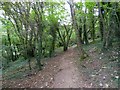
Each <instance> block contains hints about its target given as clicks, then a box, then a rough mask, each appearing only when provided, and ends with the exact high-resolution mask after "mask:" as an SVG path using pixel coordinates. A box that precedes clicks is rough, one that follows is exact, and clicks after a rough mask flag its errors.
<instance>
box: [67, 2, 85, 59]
mask: <svg viewBox="0 0 120 90" xmlns="http://www.w3.org/2000/svg"><path fill="white" fill-rule="evenodd" d="M68 4H69V5H70V10H71V16H72V23H73V27H74V29H75V33H76V39H77V47H78V50H79V54H80V59H84V58H86V56H87V55H86V53H85V51H84V50H83V48H82V44H81V40H80V39H79V37H80V34H79V30H78V28H77V22H76V20H75V10H74V6H73V1H72V2H71V3H70V2H68Z"/></svg>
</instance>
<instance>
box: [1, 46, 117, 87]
mask: <svg viewBox="0 0 120 90" xmlns="http://www.w3.org/2000/svg"><path fill="white" fill-rule="evenodd" d="M88 53H89V57H88V58H86V59H85V60H84V61H80V63H79V62H78V61H79V60H78V59H79V56H78V53H77V48H74V47H71V48H69V50H68V51H66V52H62V53H60V54H58V55H57V56H55V57H52V58H49V59H48V60H47V61H46V65H45V66H44V67H43V70H41V71H39V72H33V73H32V74H30V75H29V74H28V75H25V76H23V77H22V78H21V79H11V80H5V81H3V87H7V88H8V87H10V88H16V87H17V88H28V87H30V88H83V87H84V88H95V87H97V88H102V87H104V88H108V87H112V88H115V87H118V85H117V79H116V78H118V75H117V68H118V67H117V65H116V66H112V67H110V66H111V63H112V65H115V64H116V62H114V63H113V62H110V61H109V59H108V58H106V59H105V56H102V55H104V54H99V52H97V51H96V50H95V49H94V48H91V49H90V50H89V51H88ZM105 55H106V54H105ZM110 55H112V54H111V53H110ZM101 58H104V59H101ZM109 64H110V65H109ZM78 65H79V66H78ZM30 73H31V72H30ZM113 77H114V80H112V79H111V78H113Z"/></svg>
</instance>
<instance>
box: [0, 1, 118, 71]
mask: <svg viewBox="0 0 120 90" xmlns="http://www.w3.org/2000/svg"><path fill="white" fill-rule="evenodd" d="M66 5H67V6H68V7H67V8H66ZM68 8H69V9H68ZM0 10H1V11H2V15H1V16H0V21H1V22H2V24H1V30H0V33H1V35H2V50H1V53H2V66H1V68H2V70H3V71H5V70H7V69H9V68H10V67H11V66H12V65H14V63H15V62H27V65H28V67H29V68H28V69H29V70H30V71H32V70H33V66H32V65H33V64H32V63H31V62H35V68H36V69H37V70H40V71H41V70H42V67H43V66H44V64H43V61H44V59H45V58H52V57H55V55H56V50H58V49H60V50H61V49H62V51H61V52H66V51H67V50H69V48H70V47H71V46H73V45H77V51H78V53H79V60H80V61H81V60H84V59H85V58H87V57H89V53H88V52H87V51H86V50H85V49H84V48H83V47H84V46H89V45H90V44H95V43H96V42H98V41H99V42H100V43H101V45H102V46H101V50H100V52H105V53H106V52H108V51H109V50H110V49H111V48H114V47H118V48H117V50H118V51H119V49H120V3H119V2H73V0H70V1H67V2H60V1H58V2H48V1H46V2H0ZM118 53H119V52H118ZM32 58H34V59H32ZM22 65H23V66H24V64H22ZM15 68H17V67H15Z"/></svg>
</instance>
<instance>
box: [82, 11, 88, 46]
mask: <svg viewBox="0 0 120 90" xmlns="http://www.w3.org/2000/svg"><path fill="white" fill-rule="evenodd" d="M85 13H86V10H85ZM83 23H84V25H83V31H84V32H83V37H84V42H85V44H88V37H87V31H86V29H87V28H86V16H84V20H83Z"/></svg>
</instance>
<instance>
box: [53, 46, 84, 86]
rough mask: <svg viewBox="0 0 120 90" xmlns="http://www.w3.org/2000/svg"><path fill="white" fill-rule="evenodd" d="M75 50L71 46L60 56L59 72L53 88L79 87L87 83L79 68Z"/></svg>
mask: <svg viewBox="0 0 120 90" xmlns="http://www.w3.org/2000/svg"><path fill="white" fill-rule="evenodd" d="M75 55H76V54H75V51H74V49H73V48H70V49H69V50H68V51H66V52H65V53H64V54H63V55H62V56H61V58H59V61H60V66H59V72H58V73H57V74H56V75H55V77H54V81H53V86H52V88H79V87H85V86H84V85H86V84H85V83H84V82H83V80H82V75H80V72H79V70H78V67H77V65H76V60H75V57H76V56H75Z"/></svg>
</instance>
